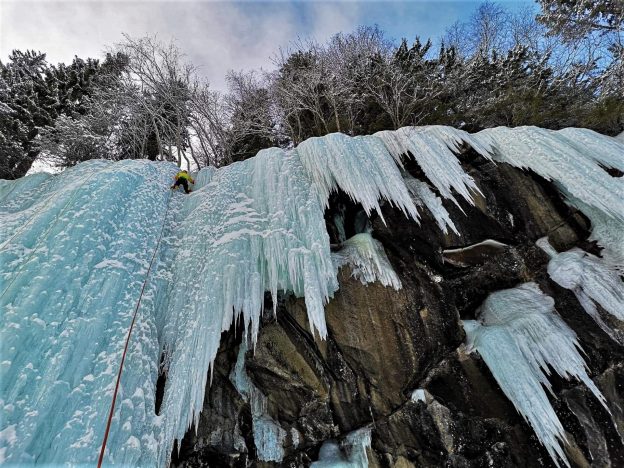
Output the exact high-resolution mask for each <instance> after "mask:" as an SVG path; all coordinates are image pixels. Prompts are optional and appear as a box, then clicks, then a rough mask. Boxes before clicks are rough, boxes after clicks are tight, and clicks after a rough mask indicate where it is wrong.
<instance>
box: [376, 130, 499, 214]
mask: <svg viewBox="0 0 624 468" xmlns="http://www.w3.org/2000/svg"><path fill="white" fill-rule="evenodd" d="M374 136H376V137H379V138H381V140H382V141H383V142H384V144H385V145H386V147H387V148H388V151H390V153H391V154H392V155H393V156H394V158H395V159H397V160H400V157H401V155H404V154H410V155H411V156H412V157H413V158H414V159H415V160H416V162H417V163H418V165H419V166H420V168H421V169H422V170H423V172H424V173H425V175H426V176H427V179H429V181H430V182H431V183H432V184H433V185H434V186H435V187H436V188H437V189H438V190H439V192H440V194H441V195H442V196H443V197H444V198H448V199H450V200H453V201H454V202H455V203H456V204H457V205H458V206H459V204H458V203H457V200H456V199H455V196H454V194H453V192H452V190H455V192H457V193H458V194H459V195H461V196H462V197H463V198H464V199H465V200H466V201H468V202H469V203H470V204H474V200H473V198H472V194H471V192H477V193H481V192H480V190H479V187H478V186H477V184H476V183H475V181H474V179H473V178H472V177H470V176H469V175H468V174H466V173H465V172H464V170H463V169H462V167H461V164H460V163H459V160H458V159H457V157H456V155H455V153H457V152H459V149H460V147H461V146H462V144H468V145H470V146H471V147H472V148H473V149H474V150H475V151H477V152H478V153H479V154H481V155H482V156H484V157H486V158H488V159H489V158H490V153H491V151H492V150H491V147H490V146H491V145H490V142H489V141H483V140H479V139H476V138H475V137H474V135H470V134H469V133H466V132H464V131H462V130H457V129H454V128H452V127H443V126H437V125H433V126H428V127H403V128H400V129H398V130H395V131H390V130H384V131H381V132H377V133H375V135H374Z"/></svg>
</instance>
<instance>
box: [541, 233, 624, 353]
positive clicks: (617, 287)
mask: <svg viewBox="0 0 624 468" xmlns="http://www.w3.org/2000/svg"><path fill="white" fill-rule="evenodd" d="M536 243H537V245H538V246H539V247H541V248H542V249H543V250H544V251H545V252H546V253H547V254H548V255H550V257H551V260H550V262H549V263H548V274H549V275H550V277H551V278H552V280H553V281H555V282H556V283H558V284H559V285H560V286H562V287H564V288H566V289H570V290H571V291H573V292H574V294H575V295H576V298H577V299H578V301H579V303H580V304H581V305H582V306H583V308H584V309H585V311H586V312H587V313H588V314H589V315H591V316H592V318H593V319H594V320H595V321H596V323H598V325H600V328H602V329H603V330H604V331H605V332H606V333H608V334H609V335H610V336H611V337H612V338H613V339H615V340H616V341H620V340H619V339H618V337H617V335H616V334H615V333H614V331H613V330H612V329H611V327H609V326H608V325H607V324H606V323H605V322H604V321H603V320H602V318H601V317H600V314H599V312H598V309H597V307H596V305H597V304H598V305H600V306H601V307H602V308H603V309H604V310H605V311H606V312H608V313H609V314H611V315H613V316H614V317H615V318H617V319H618V320H624V282H622V280H621V279H620V277H619V275H618V273H617V272H616V270H615V268H613V267H612V266H610V265H609V264H608V263H607V262H605V261H604V260H603V259H601V258H599V257H596V256H595V255H592V254H590V253H588V252H585V251H584V250H581V249H578V248H573V249H571V250H568V251H567V252H561V253H558V252H557V251H556V250H555V249H554V248H553V247H552V246H551V245H550V244H549V243H548V239H547V238H545V237H544V238H541V239H539V240H538V241H537V242H536Z"/></svg>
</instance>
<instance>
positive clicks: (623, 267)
mask: <svg viewBox="0 0 624 468" xmlns="http://www.w3.org/2000/svg"><path fill="white" fill-rule="evenodd" d="M618 183H619V184H620V185H621V186H622V187H624V179H622V178H620V179H619V182H618ZM568 202H569V204H570V205H572V206H574V207H575V208H577V209H579V210H581V211H582V212H583V214H584V215H585V216H587V217H588V218H589V221H590V222H591V235H590V236H589V240H590V241H596V243H597V244H598V245H599V246H600V247H602V248H603V250H602V251H601V252H600V255H601V256H602V258H603V259H604V260H605V261H606V262H607V263H608V264H609V265H611V266H613V267H614V268H615V269H617V270H619V271H620V274H624V220H622V219H619V218H614V217H613V216H609V214H607V213H605V212H603V211H601V210H600V209H598V208H595V207H593V206H590V205H588V204H586V203H583V202H582V201H580V200H578V199H577V198H574V197H572V196H568ZM621 203H623V204H624V199H623V200H622V202H621Z"/></svg>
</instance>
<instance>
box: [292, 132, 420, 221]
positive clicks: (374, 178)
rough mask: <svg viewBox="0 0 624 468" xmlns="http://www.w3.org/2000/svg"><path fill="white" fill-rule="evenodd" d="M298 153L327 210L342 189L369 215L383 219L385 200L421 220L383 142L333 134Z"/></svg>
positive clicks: (310, 141) (307, 144)
mask: <svg viewBox="0 0 624 468" xmlns="http://www.w3.org/2000/svg"><path fill="white" fill-rule="evenodd" d="M296 151H297V153H299V155H300V157H301V162H302V164H303V166H304V167H305V168H306V170H307V171H308V173H309V174H310V177H311V178H312V180H313V181H314V185H315V186H316V190H317V191H318V194H319V200H320V202H321V204H322V205H323V206H327V203H328V200H329V194H330V193H331V192H332V191H333V190H336V189H337V188H340V189H342V190H343V191H344V192H346V193H347V194H348V195H349V196H351V198H352V199H353V200H355V201H357V202H360V203H361V204H362V206H363V207H364V210H365V211H366V213H367V214H370V213H371V211H372V210H376V211H377V212H378V213H379V215H380V216H382V215H381V210H380V207H379V200H380V199H382V198H383V199H385V200H387V201H389V202H390V203H392V204H394V205H396V206H398V207H399V208H400V209H401V210H402V211H403V212H404V213H405V214H406V215H409V216H410V217H411V218H412V219H418V212H417V210H416V207H415V206H414V203H413V201H412V199H411V198H410V196H409V193H408V192H407V189H406V187H405V184H404V183H403V179H402V178H401V172H400V171H399V168H398V167H397V165H396V163H395V162H394V160H393V158H392V155H391V154H390V153H388V150H387V149H386V148H385V146H384V145H383V143H382V142H381V140H379V138H376V137H374V136H358V137H353V138H352V137H348V136H346V135H343V134H342V133H332V134H330V135H326V136H324V137H318V138H309V139H308V140H306V141H304V142H303V143H301V144H300V145H299V146H298V147H297V149H296ZM382 218H383V216H382Z"/></svg>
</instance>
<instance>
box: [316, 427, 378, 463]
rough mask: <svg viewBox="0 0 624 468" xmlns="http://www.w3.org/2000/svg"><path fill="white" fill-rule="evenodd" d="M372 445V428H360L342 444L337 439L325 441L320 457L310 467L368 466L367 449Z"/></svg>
mask: <svg viewBox="0 0 624 468" xmlns="http://www.w3.org/2000/svg"><path fill="white" fill-rule="evenodd" d="M370 445H371V430H370V429H369V428H363V429H358V430H357V431H353V432H351V433H349V434H347V436H346V437H345V440H344V441H343V442H342V444H339V443H338V442H337V441H335V440H328V441H325V442H324V443H323V445H322V446H321V450H320V451H319V459H318V461H315V462H314V463H312V464H311V465H310V468H368V455H367V454H366V449H368V448H370Z"/></svg>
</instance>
